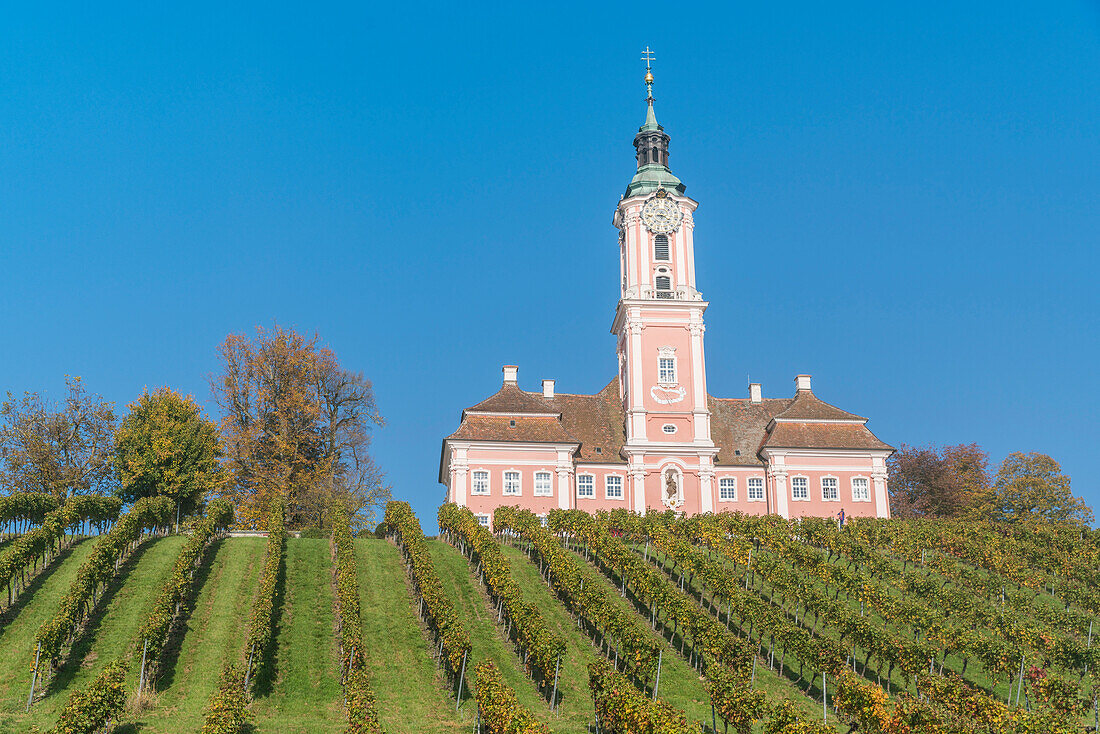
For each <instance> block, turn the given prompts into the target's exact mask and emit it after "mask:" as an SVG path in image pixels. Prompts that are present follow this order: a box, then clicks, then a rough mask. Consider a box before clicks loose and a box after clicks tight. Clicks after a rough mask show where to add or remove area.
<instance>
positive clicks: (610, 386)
mask: <svg viewBox="0 0 1100 734" xmlns="http://www.w3.org/2000/svg"><path fill="white" fill-rule="evenodd" d="M652 82H653V76H652V73H649V72H647V74H646V84H647V87H648V88H649V90H650V93H649V96H648V98H647V105H648V109H647V112H646V120H645V124H644V125H642V127H641V128H639V130H638V134H637V135H635V136H634V147H635V148H636V150H637V172H636V173H635V174H634V178H633V179H632V180H631V181H630V184H629V185H628V186H627V188H626V193H625V195H624V196H623V198H622V199H621V200H620V201H619V204H618V206H617V207H616V209H615V215H614V219H613V220H612V221H613V224H614V226H615V228H616V229H617V230H618V232H619V267H620V282H621V295H620V298H619V302H618V305H617V306H616V308H615V318H614V322H613V324H612V327H611V332H612V333H613V334H614V335H615V344H616V354H617V357H618V363H619V373H618V375H616V376H615V377H614V378H612V380H611V381H610V382H609V383H607V385H606V386H605V387H604V388H603V389H602V390H600V391H599V392H598V393H596V394H595V395H578V394H571V393H561V392H558V391H557V389H556V386H555V384H554V381H553V380H543V381H542V389H541V390H538V391H527V390H523V389H521V388H520V386H519V380H518V368H517V367H515V366H512V365H506V366H505V367H504V370H503V371H504V382H503V385H502V386H501V388H500V390H499V391H498V392H497V393H496V394H495V395H492V396H490V397H488V398H486V399H485V400H482V401H481V402H479V403H477V404H476V405H473V406H472V407H469V408H466V409H465V410H464V411H462V421H461V424H460V425H459V427H458V430H456V431H455V432H454V433H452V434H451V435H449V436H447V437H446V438H445V439H444V440H443V448H442V456H441V459H440V466H439V481H440V482H441V483H442V484H444V485H445V486H446V488H447V497H446V499H447V500H448V501H450V502H455V503H458V504H460V505H465V506H467V507H469V508H470V509H471V511H472V512H473V513H474V514H475V515H477V517H478V519H479V520H480V521H481V522H482V523H483V524H488V523H489V522H490V520H491V517H492V514H493V511H494V509H495V508H497V507H501V506H506V505H520V506H522V507H526V508H528V509H530V510H532V511H533V512H535V513H536V514H540V515H544V514H545V513H547V512H548V511H549V510H551V509H553V508H562V509H580V510H587V511H589V512H595V511H597V510H611V509H614V508H625V509H629V510H633V511H635V512H645V511H646V510H647V509H655V510H668V509H671V510H674V511H677V512H681V513H687V514H694V513H701V512H721V511H725V510H740V511H741V512H745V513H752V514H765V513H774V514H779V515H782V516H783V517H788V518H789V517H800V516H835V515H837V514H838V513H839V512H840V511H841V510H842V509H843V511H844V513H845V514H846V515H848V516H870V517H889V516H890V505H889V501H888V495H887V491H886V459H887V457H888V456H889V455H890V454H891V453H892V452H893V449H892V448H891V447H890V446H888V445H887V444H885V443H883V442H882V441H880V440H879V439H878V438H877V437H875V435H874V434H873V433H871V431H870V430H869V429H868V428H867V425H866V424H867V419H866V418H862V417H860V416H858V415H854V414H852V413H849V412H847V411H844V410H841V409H840V408H837V407H835V406H833V405H830V404H829V403H826V402H825V401H823V400H821V399H820V398H818V397H817V396H816V395H815V394H814V392H813V390H812V388H811V384H810V376H809V375H798V376H797V377H796V378H795V391H794V395H793V396H792V397H784V398H765V397H763V395H762V391H761V386H760V385H759V384H756V383H754V384H751V385H749V386H748V387H749V389H748V395H747V396H746V397H743V398H716V397H714V396H712V395H710V393H708V392H707V369H706V358H705V352H704V348H703V336H704V334H705V332H706V327H705V325H704V322H703V314H704V312H705V311H706V309H707V306H708V303H707V301H705V300H704V299H703V295H702V294H701V293H700V292H699V290H698V289H697V288H696V280H695V275H696V274H695V256H694V252H695V250H694V248H695V243H694V241H693V237H692V234H693V231H694V228H695V219H694V217H695V210H696V208H697V207H698V203H697V202H695V201H694V200H692V199H690V198H689V197H687V196H685V195H684V191H685V186H684V184H683V183H681V182H680V180H679V179H678V178H676V177H675V176H674V175H672V172H671V171H670V170H669V167H668V144H669V136H668V134H667V133H665V131H664V128H663V127H661V125H659V124H657V118H656V115H655V113H654V110H653V94H652Z"/></svg>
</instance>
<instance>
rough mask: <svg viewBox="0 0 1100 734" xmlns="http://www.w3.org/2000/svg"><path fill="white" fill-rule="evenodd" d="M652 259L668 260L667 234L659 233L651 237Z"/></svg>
mask: <svg viewBox="0 0 1100 734" xmlns="http://www.w3.org/2000/svg"><path fill="white" fill-rule="evenodd" d="M653 259H654V260H665V261H667V260H668V236H667V235H663V234H659V235H657V236H656V237H654V238H653Z"/></svg>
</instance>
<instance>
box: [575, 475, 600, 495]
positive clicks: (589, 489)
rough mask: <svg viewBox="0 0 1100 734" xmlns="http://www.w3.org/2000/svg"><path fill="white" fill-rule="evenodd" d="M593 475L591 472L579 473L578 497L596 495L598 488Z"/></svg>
mask: <svg viewBox="0 0 1100 734" xmlns="http://www.w3.org/2000/svg"><path fill="white" fill-rule="evenodd" d="M592 479H593V477H592V475H591V474H578V475H577V496H578V497H595V496H596V489H595V486H594V484H595V483H594V482H593V481H592Z"/></svg>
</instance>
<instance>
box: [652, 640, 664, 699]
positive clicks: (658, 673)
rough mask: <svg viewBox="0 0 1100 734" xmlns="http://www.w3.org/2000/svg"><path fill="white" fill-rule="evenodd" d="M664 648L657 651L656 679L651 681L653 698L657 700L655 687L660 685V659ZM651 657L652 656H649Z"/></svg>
mask: <svg viewBox="0 0 1100 734" xmlns="http://www.w3.org/2000/svg"><path fill="white" fill-rule="evenodd" d="M664 654H665V651H664V648H661V649H660V650H658V651H657V679H656V680H655V681H654V682H653V700H654V701H656V700H657V689H658V688H660V686H661V659H662V658H663V657H664ZM651 659H652V658H651Z"/></svg>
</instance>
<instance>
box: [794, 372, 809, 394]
mask: <svg viewBox="0 0 1100 734" xmlns="http://www.w3.org/2000/svg"><path fill="white" fill-rule="evenodd" d="M794 384H795V386H796V387H797V389H798V391H799V392H802V391H803V390H806V391H807V392H809V390H810V376H809V375H797V376H795V378H794Z"/></svg>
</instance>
